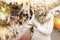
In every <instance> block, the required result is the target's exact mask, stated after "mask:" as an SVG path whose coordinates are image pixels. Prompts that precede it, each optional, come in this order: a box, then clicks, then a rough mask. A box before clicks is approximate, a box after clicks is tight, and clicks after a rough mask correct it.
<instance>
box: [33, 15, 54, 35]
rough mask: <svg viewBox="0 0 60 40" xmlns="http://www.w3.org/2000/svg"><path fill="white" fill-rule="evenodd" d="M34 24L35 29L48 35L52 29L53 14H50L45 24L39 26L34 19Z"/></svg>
mask: <svg viewBox="0 0 60 40" xmlns="http://www.w3.org/2000/svg"><path fill="white" fill-rule="evenodd" d="M34 24H35V25H36V26H37V30H38V31H39V32H41V33H43V34H45V35H50V34H51V32H52V30H53V15H51V19H50V21H49V22H48V23H47V24H46V25H45V26H43V25H42V26H41V25H40V23H39V22H37V21H36V20H35V21H34Z"/></svg>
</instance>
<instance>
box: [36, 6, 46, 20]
mask: <svg viewBox="0 0 60 40" xmlns="http://www.w3.org/2000/svg"><path fill="white" fill-rule="evenodd" d="M44 16H46V8H45V7H44V6H39V7H38V6H37V7H36V9H35V17H36V18H37V19H38V20H41V19H42V18H43V17H44Z"/></svg>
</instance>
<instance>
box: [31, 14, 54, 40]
mask: <svg viewBox="0 0 60 40" xmlns="http://www.w3.org/2000/svg"><path fill="white" fill-rule="evenodd" d="M49 17H50V21H49V22H46V23H45V24H41V23H39V22H38V21H37V20H36V19H35V18H34V16H33V18H32V20H31V21H30V24H33V23H35V26H36V27H33V28H34V31H33V35H32V38H31V40H51V39H50V34H51V32H52V30H53V24H54V23H53V21H54V20H53V18H54V16H53V15H52V14H51V13H49V14H48V15H47V18H49ZM32 22H33V23H32Z"/></svg>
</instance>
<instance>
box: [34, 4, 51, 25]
mask: <svg viewBox="0 0 60 40" xmlns="http://www.w3.org/2000/svg"><path fill="white" fill-rule="evenodd" d="M33 9H34V15H35V18H36V19H37V20H38V21H39V22H40V23H41V24H44V23H46V22H47V21H49V20H50V18H48V19H46V17H47V14H48V9H47V7H46V5H45V4H43V3H38V4H35V6H34V7H33Z"/></svg>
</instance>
